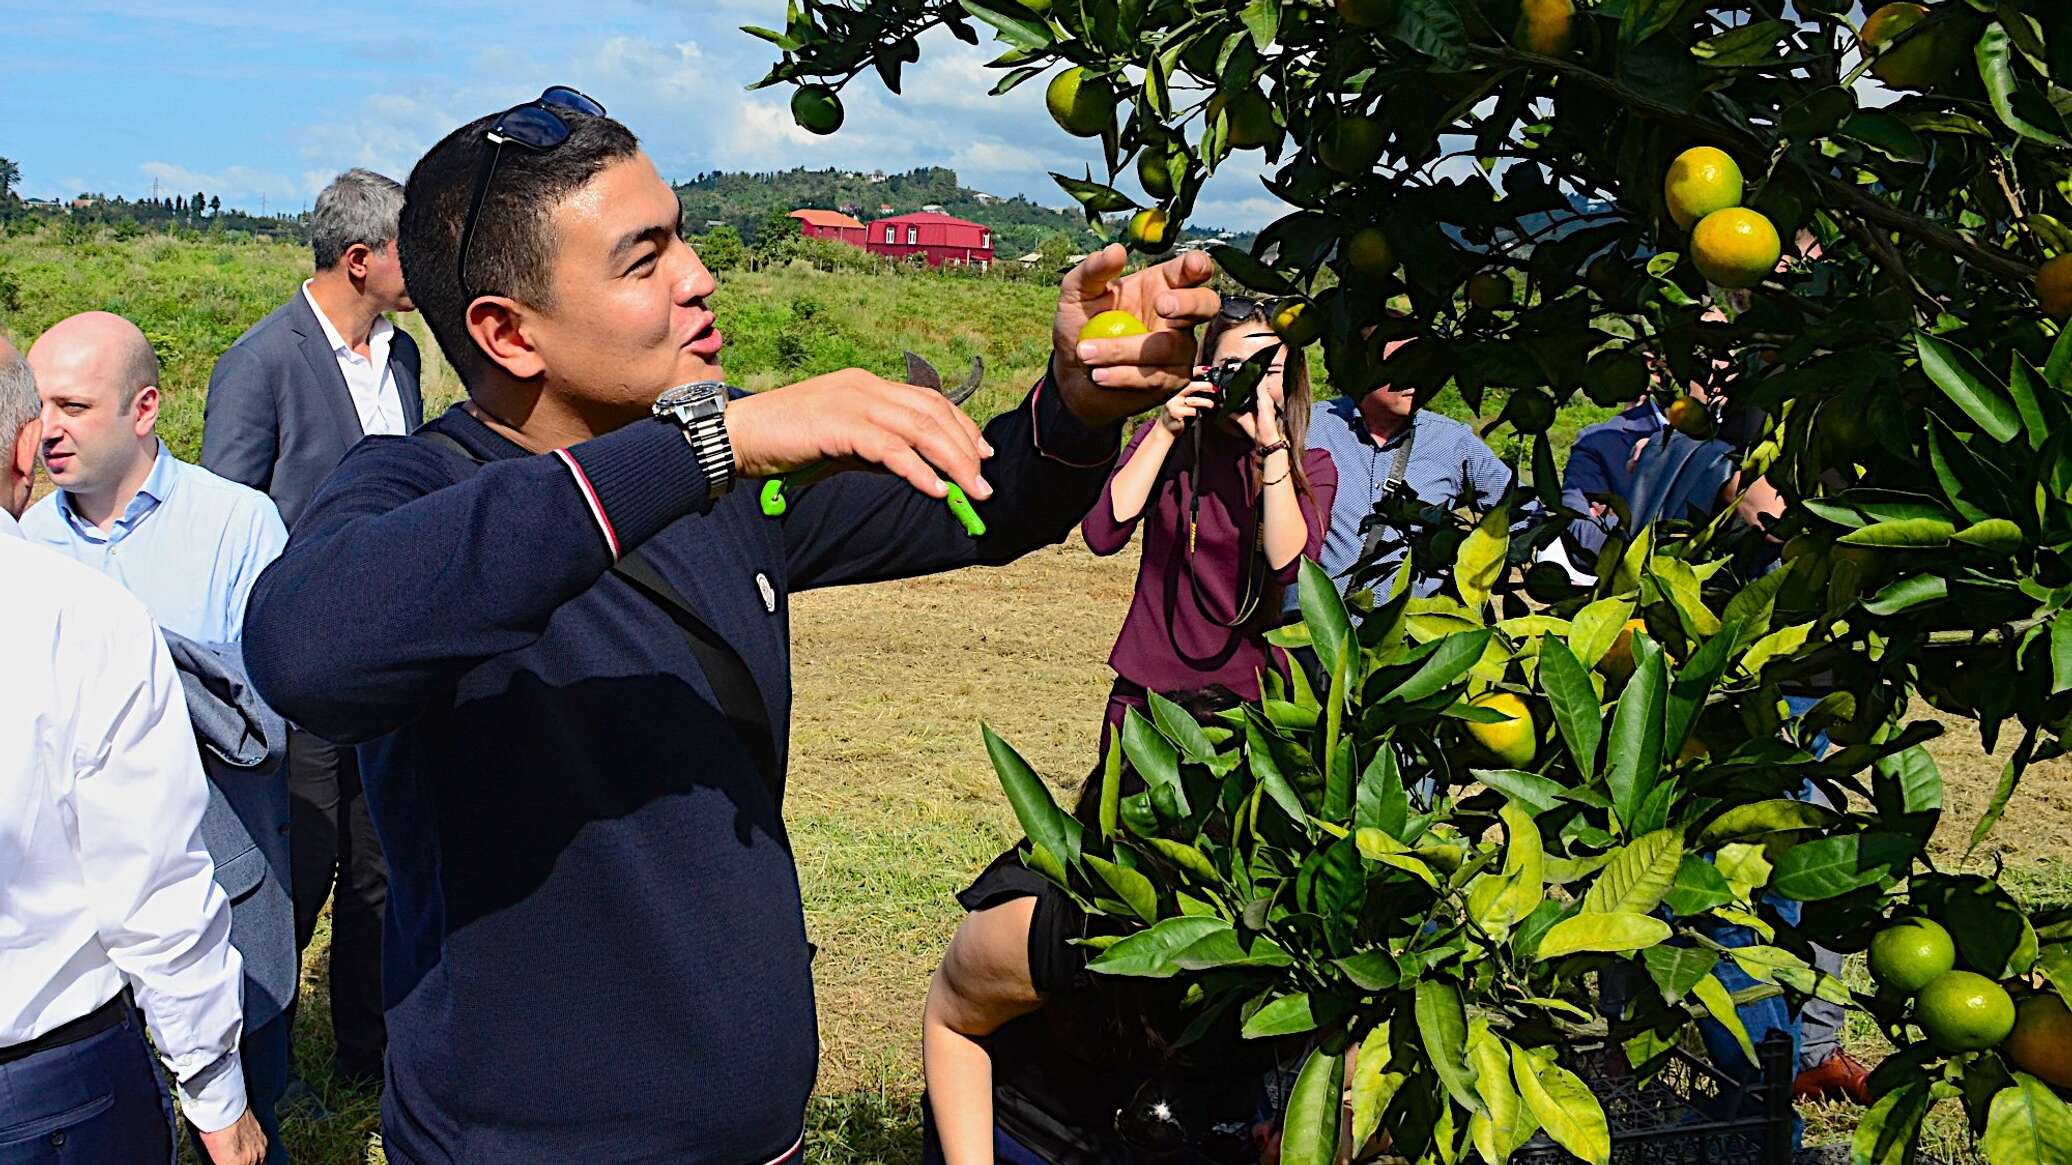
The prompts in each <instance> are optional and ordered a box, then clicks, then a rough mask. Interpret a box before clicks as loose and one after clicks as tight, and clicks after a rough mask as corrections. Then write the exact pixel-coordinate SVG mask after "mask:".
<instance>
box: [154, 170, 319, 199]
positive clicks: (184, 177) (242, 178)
mask: <svg viewBox="0 0 2072 1165" xmlns="http://www.w3.org/2000/svg"><path fill="white" fill-rule="evenodd" d="M137 170H138V171H139V172H140V173H142V174H143V175H144V176H145V177H147V178H155V179H157V180H158V181H159V183H160V184H161V185H162V186H163V188H164V190H163V192H164V193H169V194H183V195H184V194H186V193H187V192H188V191H190V190H200V191H203V192H205V193H208V194H213V195H215V196H217V197H219V198H225V199H232V200H235V201H238V202H243V201H245V200H247V199H256V198H258V197H259V196H261V195H264V196H266V197H267V198H271V199H274V200H276V203H275V204H276V205H279V201H278V200H279V199H281V198H284V197H286V198H292V197H294V195H295V194H296V191H297V186H296V184H295V180H294V179H292V178H290V177H288V176H287V175H285V174H275V173H271V172H269V171H264V170H254V169H251V168H250V167H247V166H226V167H224V168H223V169H222V170H219V171H216V172H214V173H210V172H207V171H202V170H193V169H189V168H188V167H186V166H181V165H177V164H175V163H172V162H155V161H154V162H145V163H143V164H142V165H140V166H138V167H137Z"/></svg>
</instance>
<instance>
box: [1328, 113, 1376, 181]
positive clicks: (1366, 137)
mask: <svg viewBox="0 0 2072 1165" xmlns="http://www.w3.org/2000/svg"><path fill="white" fill-rule="evenodd" d="M1387 146H1388V130H1386V129H1384V128H1382V124H1381V123H1380V122H1378V121H1376V120H1374V119H1373V118H1371V117H1362V116H1360V115H1358V114H1354V115H1351V116H1347V117H1340V118H1336V119H1334V120H1333V121H1332V122H1331V124H1330V125H1328V126H1326V127H1324V132H1323V134H1322V135H1321V136H1319V137H1318V139H1317V160H1318V161H1320V162H1322V163H1323V164H1324V165H1325V166H1326V167H1328V168H1329V169H1332V170H1335V171H1337V172H1338V173H1340V174H1343V175H1345V176H1346V177H1348V178H1359V177H1364V176H1365V175H1367V174H1370V173H1372V172H1373V171H1374V163H1376V162H1379V161H1381V152H1382V150H1383V149H1385V148H1387Z"/></svg>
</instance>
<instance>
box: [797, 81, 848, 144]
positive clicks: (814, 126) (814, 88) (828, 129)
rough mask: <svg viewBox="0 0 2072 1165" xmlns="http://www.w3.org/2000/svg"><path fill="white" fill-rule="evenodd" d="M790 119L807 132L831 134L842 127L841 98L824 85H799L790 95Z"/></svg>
mask: <svg viewBox="0 0 2072 1165" xmlns="http://www.w3.org/2000/svg"><path fill="white" fill-rule="evenodd" d="M791 119H792V120H793V121H796V122H798V123H799V128H801V129H804V130H806V131H807V132H809V133H817V134H831V133H833V132H835V131H836V130H838V129H840V128H842V99H841V98H839V97H837V96H835V91H834V90H832V89H829V88H828V87H827V86H825V85H801V86H799V88H798V91H797V92H795V93H793V94H792V95H791Z"/></svg>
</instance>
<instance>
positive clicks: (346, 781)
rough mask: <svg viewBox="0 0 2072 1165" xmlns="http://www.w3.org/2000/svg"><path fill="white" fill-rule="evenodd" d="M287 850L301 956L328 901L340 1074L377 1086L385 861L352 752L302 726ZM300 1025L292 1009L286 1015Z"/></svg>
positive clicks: (292, 748) (292, 755) (292, 753)
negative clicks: (291, 873) (335, 893)
mask: <svg viewBox="0 0 2072 1165" xmlns="http://www.w3.org/2000/svg"><path fill="white" fill-rule="evenodd" d="M288 797H289V805H288V846H289V863H290V866H291V868H292V871H293V874H294V880H295V885H294V887H293V893H294V898H295V949H296V950H297V951H302V950H306V949H308V947H309V940H310V939H311V937H313V936H314V935H315V934H316V931H317V915H318V914H320V913H322V911H323V909H324V900H325V899H326V898H327V897H331V896H332V890H333V888H334V887H335V888H336V890H337V895H336V899H335V900H334V901H333V902H332V904H331V966H330V971H329V979H330V984H331V1031H332V1034H333V1036H334V1037H335V1038H336V1040H337V1047H338V1054H337V1061H336V1066H337V1071H338V1074H339V1076H340V1077H342V1078H345V1079H347V1080H349V1081H354V1082H367V1081H379V1080H380V1079H381V1062H382V1055H383V1053H384V1052H386V1051H387V1049H388V1025H387V1023H386V1022H385V1020H384V1019H383V1016H382V1009H381V916H382V912H383V910H384V909H385V908H386V907H387V905H388V862H387V861H386V860H385V859H384V858H383V857H382V856H381V846H380V844H379V843H378V842H376V841H375V839H374V819H373V818H372V817H371V816H369V815H368V813H367V797H366V794H365V793H364V792H363V791H362V790H361V788H360V766H359V762H358V759H357V758H356V756H355V754H354V752H353V750H352V749H351V748H349V747H341V746H339V745H335V744H332V743H330V742H329V741H325V740H319V739H318V738H316V737H314V736H311V735H310V734H309V733H307V732H303V731H301V730H300V729H295V730H292V731H290V732H289V733H288ZM289 1017H290V1019H289V1022H290V1023H291V1024H292V1023H293V1010H292V1009H290V1012H289Z"/></svg>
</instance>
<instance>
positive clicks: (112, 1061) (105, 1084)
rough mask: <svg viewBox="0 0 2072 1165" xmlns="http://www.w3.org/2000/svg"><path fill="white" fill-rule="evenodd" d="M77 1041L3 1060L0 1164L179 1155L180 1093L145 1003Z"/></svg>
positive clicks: (80, 1164) (146, 1161)
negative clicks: (169, 1085)
mask: <svg viewBox="0 0 2072 1165" xmlns="http://www.w3.org/2000/svg"><path fill="white" fill-rule="evenodd" d="M122 1011H123V1018H122V1022H121V1023H119V1024H117V1025H116V1026H114V1027H111V1028H109V1029H108V1030H107V1031H104V1032H100V1033H98V1034H95V1035H91V1036H88V1037H86V1038H85V1039H83V1040H80V1041H78V1042H76V1043H71V1044H66V1045H64V1046H63V1047H58V1048H52V1049H50V1050H49V1051H45V1052H38V1053H37V1054H35V1055H33V1056H28V1057H25V1058H23V1059H20V1060H15V1061H13V1062H11V1063H7V1064H0V1165H75V1163H76V1165H106V1163H110V1162H122V1163H123V1165H130V1163H131V1162H135V1163H137V1165H150V1163H151V1162H160V1161H162V1162H166V1163H168V1165H170V1163H171V1162H172V1160H173V1100H172V1097H171V1095H169V1094H168V1093H167V1092H166V1086H165V1080H164V1078H163V1077H161V1076H160V1075H159V1072H158V1061H157V1060H155V1059H154V1058H153V1057H152V1055H151V1048H150V1046H149V1045H148V1044H146V1043H145V1042H144V1023H143V1019H142V1017H141V1016H139V1015H138V1014H137V1009H136V1008H135V1007H133V1006H130V1005H129V1004H128V1003H127V1002H125V1003H123V1004H122Z"/></svg>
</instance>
